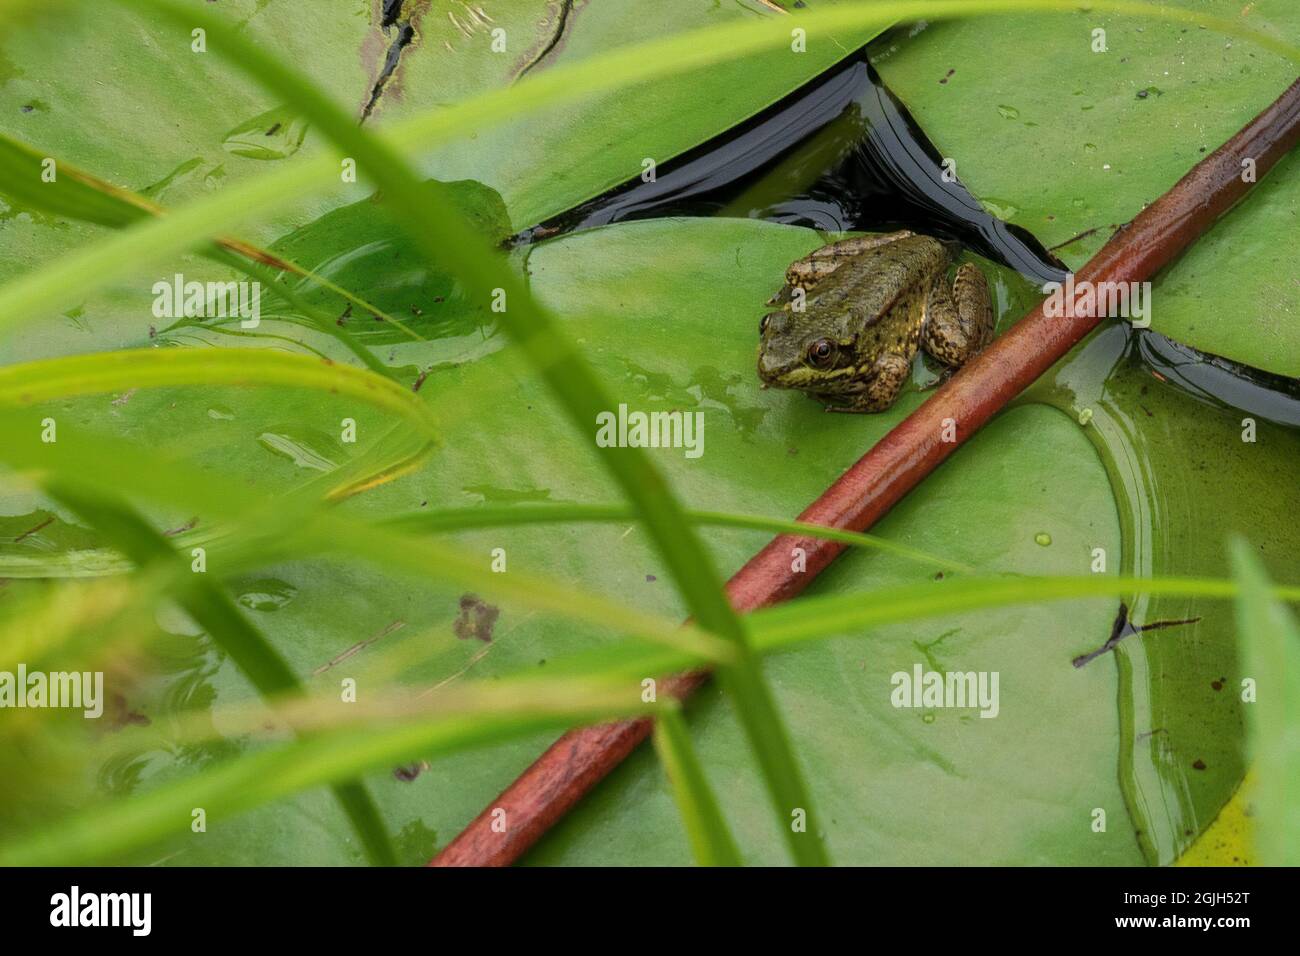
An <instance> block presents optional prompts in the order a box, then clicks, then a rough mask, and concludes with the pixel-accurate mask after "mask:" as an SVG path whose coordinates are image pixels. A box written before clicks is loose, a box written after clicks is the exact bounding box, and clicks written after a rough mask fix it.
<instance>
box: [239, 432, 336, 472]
mask: <svg viewBox="0 0 1300 956" xmlns="http://www.w3.org/2000/svg"><path fill="white" fill-rule="evenodd" d="M257 440H258V441H259V442H261V444H262V447H263V448H265V449H266V450H267V451H270V452H272V453H273V454H276V455H279V456H280V457H281V458H288V459H289V460H290V461H291V462H293V463H294V464H295V465H297V466H298V467H299V468H308V469H310V470H312V471H332V470H333V469H334V468H336V467H338V465H337V463H336V462H335V461H334V460H333V459H331V458H330V457H329V456H328V455H326V454H325V453H324V452H322V451H320V450H319V449H321V448H328V447H330V446H331V445H335V446H336V447H337V445H336V443H334V442H331V441H330V439H329V438H328V436H325V435H321V434H315V433H314V434H312V435H311V436H310V438H309V439H304V438H298V437H295V436H292V435H287V434H285V433H284V432H263V433H262V434H260V435H258V436H257Z"/></svg>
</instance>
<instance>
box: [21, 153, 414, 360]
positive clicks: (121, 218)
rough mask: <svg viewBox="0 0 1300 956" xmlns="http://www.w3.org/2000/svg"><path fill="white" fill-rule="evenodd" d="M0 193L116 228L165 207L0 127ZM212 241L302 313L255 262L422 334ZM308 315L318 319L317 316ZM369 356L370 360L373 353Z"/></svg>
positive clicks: (228, 260) (334, 288)
mask: <svg viewBox="0 0 1300 956" xmlns="http://www.w3.org/2000/svg"><path fill="white" fill-rule="evenodd" d="M47 163H53V164H54V166H53V169H54V170H55V171H56V173H57V175H56V176H55V178H54V179H53V180H52V181H47V179H46V178H45V177H44V176H42V172H43V171H44V167H45V164H47ZM0 195H4V196H8V197H9V198H10V199H13V200H15V201H16V202H17V203H18V204H19V205H20V206H25V207H29V208H31V209H38V210H40V211H41V212H45V213H50V214H53V215H55V216H61V217H64V218H67V219H79V220H82V221H85V222H93V223H95V224H96V225H100V226H109V227H111V228H114V229H122V228H125V227H126V226H129V225H132V224H133V223H136V222H139V221H140V220H141V219H147V218H150V217H157V216H162V215H164V214H165V213H166V212H167V210H166V209H165V208H164V207H163V206H160V205H159V204H158V203H155V202H154V201H153V200H151V199H149V198H148V197H147V196H142V195H140V194H139V193H136V192H132V191H131V190H129V189H126V188H124V187H122V186H115V185H113V184H112V183H110V182H108V181H106V180H103V179H100V178H99V177H98V176H94V175H91V174H90V173H88V172H86V171H85V170H84V169H81V168H79V167H77V166H75V165H73V164H72V163H69V162H67V161H66V160H62V159H59V158H58V157H55V156H52V155H50V154H49V153H47V152H44V151H42V150H38V149H36V147H34V146H32V145H31V144H30V143H24V142H21V141H19V140H16V139H13V138H12V137H10V136H6V135H5V134H3V133H0ZM213 244H214V246H215V248H213V249H211V250H209V251H208V255H209V256H211V257H212V258H214V259H216V260H217V261H219V262H222V263H225V264H226V265H229V266H231V267H232V268H235V269H238V270H240V271H241V272H245V273H247V274H249V275H251V276H253V277H254V278H258V279H259V280H260V281H261V282H262V283H263V284H265V285H268V286H271V287H272V288H273V289H275V290H276V291H277V292H278V293H279V294H280V295H282V296H285V298H286V299H287V300H288V301H289V302H290V303H291V304H293V305H294V306H295V307H296V308H299V309H301V310H303V311H304V312H305V313H306V314H309V315H310V314H312V312H313V311H314V310H312V309H311V307H310V306H306V305H305V304H304V303H302V302H301V300H300V299H299V298H298V297H297V296H294V295H293V294H292V291H291V290H289V289H288V288H287V286H286V283H284V282H281V281H280V280H279V278H278V277H276V276H275V274H274V273H272V272H270V270H267V269H265V268H264V269H261V270H257V266H258V265H259V264H260V265H262V266H270V267H272V268H273V269H278V270H281V271H283V272H289V273H291V274H293V275H295V276H298V277H300V278H306V279H311V280H313V281H315V282H317V283H319V284H320V285H322V286H323V287H324V288H326V289H329V290H330V291H331V292H334V293H335V294H337V295H340V296H342V297H343V298H345V299H346V300H347V301H349V302H351V303H352V304H353V305H354V306H356V307H357V308H359V309H363V310H365V311H366V312H369V313H371V314H372V315H376V316H378V317H379V318H382V319H383V320H384V321H386V322H388V323H389V324H390V325H392V326H394V327H395V328H397V329H398V330H400V331H401V332H402V333H403V334H405V335H406V336H407V337H408V338H411V339H414V340H416V341H423V336H420V335H418V334H417V333H415V332H413V331H411V329H410V328H409V327H408V326H407V325H405V324H404V323H403V322H401V321H400V320H398V319H396V318H394V317H393V316H391V315H389V314H388V313H387V312H384V311H383V310H381V309H379V308H378V307H377V306H374V305H372V304H371V303H369V302H367V301H366V300H365V299H363V298H361V297H360V296H358V295H356V294H355V293H353V292H350V291H349V290H347V289H344V288H342V287H341V286H338V285H336V284H335V283H333V282H331V281H330V280H328V279H326V278H325V277H324V276H319V275H316V274H315V273H314V272H311V271H309V270H307V269H304V268H303V267H302V266H300V265H298V264H297V263H295V262H293V261H291V260H289V259H286V258H284V257H283V256H281V255H277V254H275V253H272V252H269V251H267V250H266V249H262V248H260V247H258V246H255V245H253V244H252V243H250V242H245V241H244V240H242V239H236V238H232V237H229V236H218V237H216V238H215V239H214V240H213ZM314 317H315V318H317V319H318V321H319V316H314ZM330 326H333V328H330ZM321 329H322V331H325V332H328V333H330V334H331V335H334V336H335V337H336V338H339V339H340V340H341V341H344V343H345V344H346V345H348V347H349V348H352V349H353V350H354V351H356V350H358V349H359V350H360V351H361V352H363V353H365V354H366V355H369V354H370V353H369V350H367V349H365V348H364V347H362V346H360V345H358V344H357V343H356V342H355V341H352V339H351V337H350V336H349V335H348V333H347V332H346V330H344V329H340V328H338V326H336V325H334V321H333V319H332V318H329V320H328V322H326V323H321ZM371 359H372V361H373V360H374V359H373V356H371ZM380 367H381V368H382V367H383V366H382V365H381V366H380Z"/></svg>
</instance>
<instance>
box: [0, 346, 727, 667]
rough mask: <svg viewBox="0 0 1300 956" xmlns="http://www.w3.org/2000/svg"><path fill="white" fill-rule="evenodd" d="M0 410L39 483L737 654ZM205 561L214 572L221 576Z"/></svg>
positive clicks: (406, 538) (256, 540) (614, 608)
mask: <svg viewBox="0 0 1300 956" xmlns="http://www.w3.org/2000/svg"><path fill="white" fill-rule="evenodd" d="M0 371H2V370H0ZM353 371H354V372H356V374H358V375H365V374H367V373H364V372H361V371H359V370H353ZM379 381H385V380H383V379H380V380H379ZM385 384H387V383H386V382H385ZM405 394H409V393H405ZM4 411H5V409H4V403H3V402H2V401H0V462H7V463H8V464H9V465H10V466H12V467H14V468H16V469H19V470H22V471H25V472H29V473H31V474H33V475H36V476H38V477H40V476H44V475H55V476H73V477H76V478H77V479H78V480H79V481H82V482H84V483H87V484H90V485H91V486H93V487H94V488H96V489H99V490H101V491H102V492H104V493H106V494H113V493H117V490H118V489H121V488H130V489H132V491H133V493H134V494H136V495H138V496H140V497H143V498H147V499H149V500H151V501H153V502H156V503H159V504H175V505H182V506H184V507H186V508H189V509H199V510H202V511H204V512H206V513H207V518H208V519H210V520H213V521H226V522H230V523H231V525H232V527H231V528H230V529H229V530H230V533H232V534H234V535H235V536H236V538H238V539H241V540H243V541H244V542H245V544H244V547H245V549H246V550H248V551H249V552H251V553H252V554H262V555H272V556H275V557H280V556H284V555H292V554H343V555H350V556H353V557H358V558H362V559H363V560H366V561H369V562H371V563H373V564H374V565H375V566H376V567H380V568H383V569H385V570H386V571H389V572H397V571H403V572H407V573H409V574H412V575H414V576H416V577H417V579H421V580H423V579H428V578H430V577H432V578H434V579H437V580H438V581H440V582H450V583H453V584H459V585H463V586H465V587H467V588H474V589H476V590H480V591H482V592H483V593H485V594H487V595H490V596H492V597H493V599H494V600H516V601H519V602H520V603H521V604H523V605H525V606H527V607H533V608H537V609H540V610H547V611H552V612H554V613H556V614H560V615H562V616H564V617H567V618H569V619H571V620H576V621H584V622H587V623H589V624H593V625H596V626H598V627H602V628H605V629H608V630H609V631H611V632H612V633H616V634H631V635H635V636H637V637H641V638H643V639H645V640H648V641H652V642H662V643H664V644H665V645H667V646H669V647H674V648H678V649H679V651H680V652H682V653H684V654H685V655H687V656H688V657H689V658H690V659H696V658H699V659H704V660H710V661H722V660H728V659H730V658H731V657H732V656H733V652H732V648H731V645H729V644H727V643H726V642H725V641H723V640H721V639H720V638H716V637H712V636H711V635H708V634H706V633H704V632H702V631H700V630H699V629H698V628H694V627H689V626H688V627H682V626H680V625H679V624H678V623H677V622H676V621H673V620H671V619H669V618H666V617H663V616H661V615H656V614H648V613H644V612H639V611H636V610H634V609H632V608H629V607H628V606H627V605H626V604H624V603H622V602H620V601H613V600H607V599H605V598H602V597H599V596H597V595H592V594H588V593H586V592H583V591H580V590H577V589H576V588H573V587H570V586H568V585H566V584H563V583H561V582H559V581H556V580H554V579H552V578H546V577H541V576H535V575H532V574H529V573H527V572H523V571H512V572H511V573H510V574H494V573H493V572H492V571H491V570H490V569H489V568H488V567H487V563H486V562H485V561H482V560H479V559H475V558H471V557H470V556H468V555H466V554H465V553H463V552H461V551H457V550H453V549H451V548H447V547H444V546H440V545H436V544H434V543H431V542H429V541H427V540H425V539H423V538H418V537H414V536H411V535H407V534H401V533H398V532H396V531H394V530H392V529H386V528H384V527H383V526H380V525H372V524H367V523H365V522H362V521H358V520H355V519H351V518H348V517H345V516H343V515H341V514H336V513H334V512H332V511H329V510H322V509H321V503H320V502H319V501H318V500H315V499H313V498H305V497H303V496H302V495H289V496H285V495H278V496H276V495H272V493H271V492H269V491H267V490H265V489H259V488H258V487H257V486H256V485H255V484H252V483H250V482H249V481H248V480H247V479H243V478H235V477H233V476H229V475H225V474H223V473H220V472H214V471H211V470H207V471H200V470H199V469H197V468H192V467H189V466H186V465H185V464H183V463H181V462H177V461H174V460H172V459H169V458H167V457H166V456H164V455H161V454H159V453H158V452H156V451H148V452H144V451H141V450H139V449H136V448H133V447H131V446H130V445H127V444H124V443H122V442H120V441H105V440H104V439H100V438H96V437H94V436H93V435H92V434H89V433H84V432H79V431H72V430H70V429H69V428H68V427H67V426H64V428H63V430H61V431H60V435H59V440H58V441H57V442H54V443H51V444H45V443H44V442H42V441H41V440H40V438H39V434H38V431H37V429H35V428H34V427H32V423H31V422H30V421H25V420H23V417H22V416H14V415H12V414H10V415H6V414H4ZM211 557H212V556H211V555H210V556H209V558H210V560H209V568H210V572H211V573H215V574H220V573H222V570H221V569H219V568H218V567H216V566H214V562H213V561H212V560H211ZM246 569H247V564H237V565H236V567H235V568H234V569H233V570H246Z"/></svg>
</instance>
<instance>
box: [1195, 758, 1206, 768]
mask: <svg viewBox="0 0 1300 956" xmlns="http://www.w3.org/2000/svg"><path fill="white" fill-rule="evenodd" d="M1192 769H1193V770H1204V769H1205V761H1204V760H1193V761H1192Z"/></svg>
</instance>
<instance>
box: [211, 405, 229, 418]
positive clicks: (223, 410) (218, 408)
mask: <svg viewBox="0 0 1300 956" xmlns="http://www.w3.org/2000/svg"><path fill="white" fill-rule="evenodd" d="M234 417H235V413H234V412H233V411H231V410H230V409H229V408H227V407H226V406H225V405H213V406H212V407H211V408H209V409H208V418H211V419H212V420H213V421H217V422H228V421H230V420H231V419H233V418H234Z"/></svg>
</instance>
